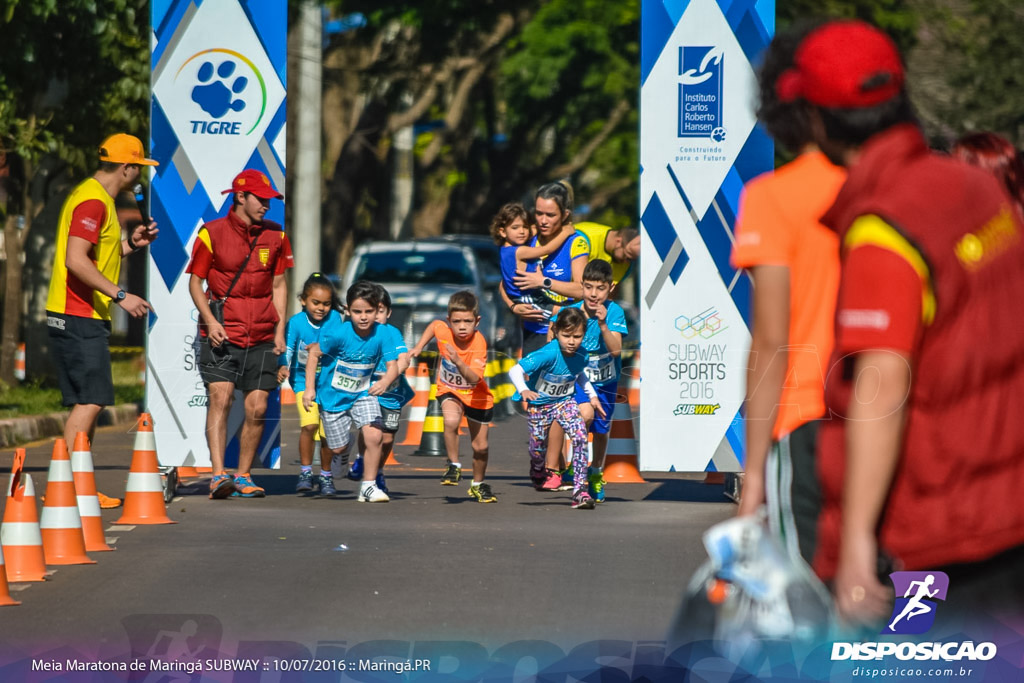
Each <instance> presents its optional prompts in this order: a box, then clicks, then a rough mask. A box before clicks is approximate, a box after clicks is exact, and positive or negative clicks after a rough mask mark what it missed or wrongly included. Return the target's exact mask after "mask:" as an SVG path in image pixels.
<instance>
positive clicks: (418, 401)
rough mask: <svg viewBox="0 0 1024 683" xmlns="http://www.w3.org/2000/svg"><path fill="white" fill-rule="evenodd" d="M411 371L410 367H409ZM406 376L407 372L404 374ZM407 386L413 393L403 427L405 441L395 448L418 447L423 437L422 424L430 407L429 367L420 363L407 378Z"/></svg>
mask: <svg viewBox="0 0 1024 683" xmlns="http://www.w3.org/2000/svg"><path fill="white" fill-rule="evenodd" d="M409 370H412V366H410V367H409ZM406 375H407V376H408V372H407V373H406ZM409 384H411V385H412V390H413V392H414V394H413V397H412V402H411V403H410V404H409V419H408V420H407V421H406V425H405V440H404V441H402V443H399V444H395V445H396V446H419V445H420V439H421V438H422V437H423V423H424V421H425V420H426V419H427V406H428V405H430V366H429V365H427V364H426V362H424V361H420V363H419V365H417V366H416V372H415V374H414V375H413V376H412V377H409Z"/></svg>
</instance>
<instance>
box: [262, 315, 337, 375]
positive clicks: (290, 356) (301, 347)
mask: <svg viewBox="0 0 1024 683" xmlns="http://www.w3.org/2000/svg"><path fill="white" fill-rule="evenodd" d="M332 318H336V319H338V320H341V314H339V313H338V312H337V311H334V310H332V311H329V312H328V313H327V317H326V318H324V319H323V320H322V321H321V322H320V324H319V325H317V324H316V323H314V322H313V321H312V320H310V319H309V316H308V315H306V312H305V311H299V312H298V313H296V314H295V315H293V316H292V317H291V318H289V319H288V323H287V325H285V333H284V335H285V345H286V346H287V348H286V349H285V351H284V353H283V354H281V355H280V356H278V357H277V358H278V365H286V366H288V383H289V384H291V385H292V391H294V392H295V393H299V392H300V391H305V390H306V358H308V357H309V352H308V351H307V349H308V348H309V345H310V344H316V343H317V342H318V341H320V330H321V328H323V326H324V325H325V324H326V323H327V321H329V320H331V319H332ZM317 372H318V373H319V372H320V368H317Z"/></svg>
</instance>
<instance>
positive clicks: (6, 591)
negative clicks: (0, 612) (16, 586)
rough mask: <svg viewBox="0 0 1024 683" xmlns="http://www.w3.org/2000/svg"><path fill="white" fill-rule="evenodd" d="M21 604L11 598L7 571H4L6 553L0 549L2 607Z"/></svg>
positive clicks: (0, 596)
mask: <svg viewBox="0 0 1024 683" xmlns="http://www.w3.org/2000/svg"><path fill="white" fill-rule="evenodd" d="M20 604H21V603H20V602H18V601H17V600H15V599H14V598H12V597H11V589H10V587H9V586H8V585H7V571H6V570H5V569H4V551H3V548H2V547H0V607H3V606H4V605H20Z"/></svg>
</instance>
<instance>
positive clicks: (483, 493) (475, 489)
mask: <svg viewBox="0 0 1024 683" xmlns="http://www.w3.org/2000/svg"><path fill="white" fill-rule="evenodd" d="M469 495H470V496H472V497H473V498H476V502H478V503H497V502H498V497H497V496H495V495H494V493H492V492H491V485H490V484H488V483H486V482H485V483H482V484H478V485H476V486H470V487H469Z"/></svg>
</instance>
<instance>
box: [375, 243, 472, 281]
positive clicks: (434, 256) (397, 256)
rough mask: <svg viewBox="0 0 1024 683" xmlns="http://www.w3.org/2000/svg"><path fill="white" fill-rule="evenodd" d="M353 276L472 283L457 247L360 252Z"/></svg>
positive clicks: (470, 272)
mask: <svg viewBox="0 0 1024 683" xmlns="http://www.w3.org/2000/svg"><path fill="white" fill-rule="evenodd" d="M356 279H357V280H359V279H362V280H370V281H371V282H394V283H400V284H418V283H421V282H432V283H441V284H450V285H471V284H473V272H472V271H471V270H470V267H469V263H467V262H466V258H465V256H463V254H462V252H459V251H430V252H418V251H380V252H371V253H367V254H363V256H362V258H361V259H360V260H359V267H358V268H356Z"/></svg>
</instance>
